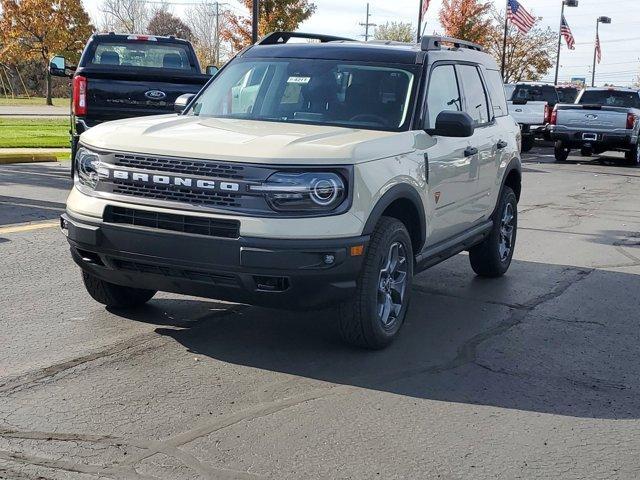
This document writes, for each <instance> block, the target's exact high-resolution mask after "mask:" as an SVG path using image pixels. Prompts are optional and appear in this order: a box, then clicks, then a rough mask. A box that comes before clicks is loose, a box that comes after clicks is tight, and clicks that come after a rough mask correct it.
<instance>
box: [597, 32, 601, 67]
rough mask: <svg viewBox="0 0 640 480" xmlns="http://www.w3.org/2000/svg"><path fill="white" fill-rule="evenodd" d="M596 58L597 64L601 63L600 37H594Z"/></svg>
mask: <svg viewBox="0 0 640 480" xmlns="http://www.w3.org/2000/svg"><path fill="white" fill-rule="evenodd" d="M596 56H597V57H598V63H600V62H601V61H602V49H601V48H600V35H596Z"/></svg>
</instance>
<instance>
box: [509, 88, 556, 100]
mask: <svg viewBox="0 0 640 480" xmlns="http://www.w3.org/2000/svg"><path fill="white" fill-rule="evenodd" d="M511 99H512V100H526V101H527V102H547V103H548V104H550V105H555V104H556V103H558V93H557V92H556V89H555V88H554V87H552V86H551V85H518V86H517V87H516V89H515V91H514V92H513V97H512V98H511Z"/></svg>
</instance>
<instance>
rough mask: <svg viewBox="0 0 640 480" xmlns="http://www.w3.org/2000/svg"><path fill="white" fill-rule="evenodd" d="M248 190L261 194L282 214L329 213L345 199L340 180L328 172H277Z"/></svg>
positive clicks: (342, 183) (342, 181)
mask: <svg viewBox="0 0 640 480" xmlns="http://www.w3.org/2000/svg"><path fill="white" fill-rule="evenodd" d="M250 189H251V191H254V192H262V193H264V195H265V198H266V199H267V202H268V203H269V206H270V207H271V208H273V209H274V210H277V211H284V212H300V211H304V212H309V211H322V212H329V211H331V210H335V209H336V208H337V207H339V206H340V204H342V202H343V201H344V200H345V198H346V196H347V193H346V187H345V182H344V180H343V178H342V177H341V176H340V175H338V174H337V173H332V172H297V173H294V172H277V173H274V174H273V175H271V176H270V177H269V178H268V179H267V181H266V182H264V183H263V184H262V185H253V186H251V187H250Z"/></svg>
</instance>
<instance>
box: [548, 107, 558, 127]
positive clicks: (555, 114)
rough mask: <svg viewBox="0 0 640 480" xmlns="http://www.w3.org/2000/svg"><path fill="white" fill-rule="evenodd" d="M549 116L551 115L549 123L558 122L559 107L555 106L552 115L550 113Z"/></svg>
mask: <svg viewBox="0 0 640 480" xmlns="http://www.w3.org/2000/svg"><path fill="white" fill-rule="evenodd" d="M549 117H550V118H549V123H550V124H551V125H555V124H556V123H557V122H558V109H557V108H554V109H553V110H552V111H551V115H550V116H549Z"/></svg>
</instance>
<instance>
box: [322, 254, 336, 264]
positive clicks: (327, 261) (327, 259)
mask: <svg viewBox="0 0 640 480" xmlns="http://www.w3.org/2000/svg"><path fill="white" fill-rule="evenodd" d="M335 261H336V256H335V255H331V254H329V255H325V256H324V263H325V265H333V263H334V262H335Z"/></svg>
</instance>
